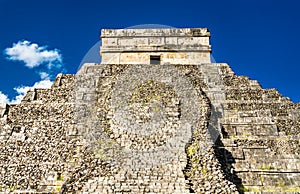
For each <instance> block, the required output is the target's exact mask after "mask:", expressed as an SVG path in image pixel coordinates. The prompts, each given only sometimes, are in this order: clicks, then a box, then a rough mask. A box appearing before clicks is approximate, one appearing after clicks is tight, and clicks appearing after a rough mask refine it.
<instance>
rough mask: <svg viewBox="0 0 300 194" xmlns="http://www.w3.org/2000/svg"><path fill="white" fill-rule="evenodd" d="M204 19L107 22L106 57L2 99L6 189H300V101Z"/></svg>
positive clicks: (0, 185) (0, 153) (0, 176)
mask: <svg viewBox="0 0 300 194" xmlns="http://www.w3.org/2000/svg"><path fill="white" fill-rule="evenodd" d="M209 37H210V33H209V31H208V30H207V29H205V28H201V29H126V30H102V33H101V38H102V46H101V51H100V52H101V55H102V62H101V64H84V65H83V66H82V67H81V69H80V70H79V72H78V73H77V74H76V75H63V74H60V75H58V76H57V78H56V80H55V82H54V84H53V85H52V87H51V89H34V90H32V91H29V92H28V93H27V95H26V96H25V98H24V99H23V101H22V102H21V103H20V104H17V105H12V104H11V105H8V104H3V105H1V106H0V191H1V192H2V193H9V192H15V193H18V192H27V193H248V192H249V193H253V192H257V193H260V192H263V193H297V192H300V187H299V185H300V142H299V141H300V140H299V132H300V105H299V104H294V103H293V102H291V101H290V100H289V99H288V98H286V97H283V96H282V95H280V94H279V93H278V91H277V90H275V89H262V88H261V86H260V85H259V83H258V82H257V81H254V80H250V79H249V78H248V77H245V76H237V75H235V74H234V72H233V71H232V70H231V68H230V67H229V66H228V65H227V64H224V63H222V64H221V63H211V61H210V53H211V45H210V43H209Z"/></svg>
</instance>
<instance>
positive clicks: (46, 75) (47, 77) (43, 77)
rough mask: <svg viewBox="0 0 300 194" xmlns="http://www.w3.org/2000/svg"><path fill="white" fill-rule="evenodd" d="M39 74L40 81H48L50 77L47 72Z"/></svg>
mask: <svg viewBox="0 0 300 194" xmlns="http://www.w3.org/2000/svg"><path fill="white" fill-rule="evenodd" d="M39 74H40V77H41V79H42V80H45V79H46V80H47V79H50V75H49V73H47V72H40V73H39Z"/></svg>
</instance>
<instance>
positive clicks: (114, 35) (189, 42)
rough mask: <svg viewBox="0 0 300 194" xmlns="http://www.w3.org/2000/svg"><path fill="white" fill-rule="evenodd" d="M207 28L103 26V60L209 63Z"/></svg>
mask: <svg viewBox="0 0 300 194" xmlns="http://www.w3.org/2000/svg"><path fill="white" fill-rule="evenodd" d="M209 38H210V32H209V30H208V29H207V28H162V29H103V30H102V31H101V40H102V46H101V48H100V55H101V57H102V62H101V63H102V64H201V63H210V62H211V60H210V54H211V45H210V43H209Z"/></svg>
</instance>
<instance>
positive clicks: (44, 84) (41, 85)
mask: <svg viewBox="0 0 300 194" xmlns="http://www.w3.org/2000/svg"><path fill="white" fill-rule="evenodd" d="M52 83H53V82H51V81H50V80H41V81H39V82H36V83H35V84H34V85H33V86H19V87H16V88H14V90H15V91H16V92H17V93H18V95H17V96H16V97H15V99H13V100H11V101H8V103H10V104H19V103H20V102H21V100H22V99H23V98H24V96H25V95H26V93H27V91H29V90H30V89H33V88H50V87H51V85H52Z"/></svg>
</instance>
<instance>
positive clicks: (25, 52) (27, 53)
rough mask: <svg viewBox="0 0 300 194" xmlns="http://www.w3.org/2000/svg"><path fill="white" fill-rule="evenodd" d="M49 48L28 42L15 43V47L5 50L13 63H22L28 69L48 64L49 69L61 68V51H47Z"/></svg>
mask: <svg viewBox="0 0 300 194" xmlns="http://www.w3.org/2000/svg"><path fill="white" fill-rule="evenodd" d="M46 48H47V46H39V45H38V44H36V43H31V42H29V41H27V40H24V41H19V42H18V43H14V44H13V47H11V48H6V49H5V50H4V52H5V54H6V55H7V56H8V57H7V58H8V59H9V60H12V61H22V62H24V63H25V66H26V67H29V68H34V67H38V66H40V65H41V64H46V66H47V67H48V69H51V68H52V67H53V66H59V68H60V67H61V63H62V56H61V55H60V53H59V50H57V49H54V50H46Z"/></svg>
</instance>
